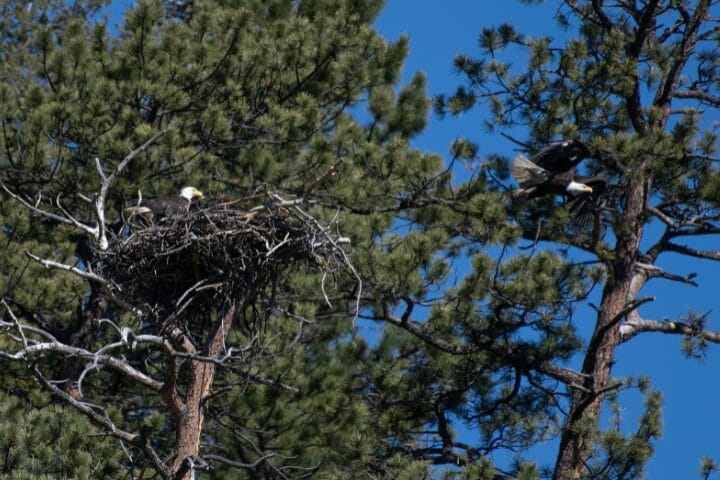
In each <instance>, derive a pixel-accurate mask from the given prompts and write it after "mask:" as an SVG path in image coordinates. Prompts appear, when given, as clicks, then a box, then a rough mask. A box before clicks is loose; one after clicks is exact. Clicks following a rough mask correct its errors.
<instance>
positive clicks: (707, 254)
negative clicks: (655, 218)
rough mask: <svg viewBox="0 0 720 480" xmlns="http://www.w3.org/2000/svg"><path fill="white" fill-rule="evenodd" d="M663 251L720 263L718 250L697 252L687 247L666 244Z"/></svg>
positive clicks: (670, 243)
mask: <svg viewBox="0 0 720 480" xmlns="http://www.w3.org/2000/svg"><path fill="white" fill-rule="evenodd" d="M665 250H669V251H671V252H677V253H681V254H683V255H688V256H690V257H696V258H705V259H708V260H717V261H720V250H697V249H694V248H690V247H687V246H685V245H678V244H677V243H672V242H667V243H666V244H665Z"/></svg>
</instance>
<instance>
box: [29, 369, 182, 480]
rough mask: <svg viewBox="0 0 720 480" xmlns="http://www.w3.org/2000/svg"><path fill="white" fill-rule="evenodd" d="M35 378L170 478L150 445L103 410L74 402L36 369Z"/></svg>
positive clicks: (77, 401) (167, 469)
mask: <svg viewBox="0 0 720 480" xmlns="http://www.w3.org/2000/svg"><path fill="white" fill-rule="evenodd" d="M35 376H36V377H37V379H38V380H39V381H40V382H41V383H42V384H43V385H45V388H47V389H48V390H50V391H51V392H52V393H53V394H54V395H56V396H57V397H59V398H61V399H62V400H63V401H65V402H66V403H68V404H69V405H71V406H72V407H73V408H75V409H76V410H78V411H79V412H81V413H82V414H84V415H85V416H86V417H87V418H88V419H89V420H90V421H92V422H93V423H95V424H96V425H99V426H100V427H102V428H103V429H104V430H105V431H106V432H107V433H108V434H109V435H111V436H113V437H115V438H117V439H119V440H120V441H123V442H127V443H129V444H130V445H133V446H134V447H137V448H139V449H140V450H141V451H142V452H143V453H145V455H147V457H148V458H149V459H150V461H151V462H152V464H153V467H154V468H155V469H156V470H157V471H158V473H160V475H162V477H163V478H166V479H169V478H171V476H172V472H171V471H170V468H169V467H168V466H167V465H165V462H163V461H162V460H161V459H160V455H158V453H157V452H156V451H155V449H154V448H153V447H152V445H150V442H149V441H147V440H144V439H143V438H142V437H141V436H139V435H137V434H135V433H130V432H127V431H125V430H122V429H120V428H118V427H117V425H115V424H114V423H113V422H112V420H111V419H110V417H109V416H108V415H107V413H106V412H105V411H104V409H103V410H102V412H103V413H104V415H101V414H99V413H98V412H97V411H96V408H97V407H96V406H93V405H90V404H88V403H85V402H81V401H79V400H76V399H75V398H73V397H72V396H71V395H70V394H68V393H67V392H65V391H63V390H62V389H61V388H58V387H57V386H56V385H55V384H53V383H52V382H50V381H48V380H47V379H45V377H44V376H43V375H42V374H41V373H40V371H39V370H38V369H37V368H35Z"/></svg>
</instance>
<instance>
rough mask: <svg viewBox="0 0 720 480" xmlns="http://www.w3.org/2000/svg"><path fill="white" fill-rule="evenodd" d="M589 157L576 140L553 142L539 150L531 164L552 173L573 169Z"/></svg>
mask: <svg viewBox="0 0 720 480" xmlns="http://www.w3.org/2000/svg"><path fill="white" fill-rule="evenodd" d="M588 156H590V150H588V148H587V147H586V146H585V144H584V143H582V142H580V141H578V140H572V141H567V142H555V143H551V144H550V145H548V146H546V147H543V148H542V149H540V150H539V151H538V152H537V153H536V154H535V155H534V156H533V162H535V164H536V165H539V166H541V167H542V168H545V169H547V170H549V171H551V172H553V173H560V172H567V171H568V170H571V169H573V168H574V167H575V166H576V165H577V164H578V163H580V162H581V161H582V159H583V158H586V157H588Z"/></svg>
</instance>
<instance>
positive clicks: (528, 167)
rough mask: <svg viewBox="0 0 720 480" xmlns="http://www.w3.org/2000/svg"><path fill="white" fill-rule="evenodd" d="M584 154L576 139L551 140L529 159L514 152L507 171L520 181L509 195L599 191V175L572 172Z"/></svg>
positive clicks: (569, 194)
mask: <svg viewBox="0 0 720 480" xmlns="http://www.w3.org/2000/svg"><path fill="white" fill-rule="evenodd" d="M588 156H590V151H589V150H588V148H587V147H586V146H585V145H584V144H583V143H582V142H579V141H576V140H575V141H571V142H556V143H551V144H550V145H548V146H547V147H545V148H543V149H542V150H540V151H539V152H538V153H537V154H535V155H534V156H533V158H532V160H528V159H527V158H526V157H525V156H523V155H518V156H517V157H515V158H514V159H513V160H512V162H511V163H510V173H512V176H513V177H514V178H515V180H516V181H517V182H518V184H519V185H520V188H519V189H517V190H515V191H513V195H515V196H523V197H527V198H535V197H542V196H545V195H564V196H566V197H571V198H575V197H579V196H583V195H589V194H592V193H596V194H599V193H601V192H602V191H603V190H604V189H605V185H606V184H607V182H606V181H605V179H603V178H602V177H597V176H577V177H576V176H575V167H576V166H577V164H578V163H580V162H581V161H582V160H583V159H584V158H586V157H588Z"/></svg>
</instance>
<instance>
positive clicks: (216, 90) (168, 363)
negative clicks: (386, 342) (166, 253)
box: [0, 1, 447, 478]
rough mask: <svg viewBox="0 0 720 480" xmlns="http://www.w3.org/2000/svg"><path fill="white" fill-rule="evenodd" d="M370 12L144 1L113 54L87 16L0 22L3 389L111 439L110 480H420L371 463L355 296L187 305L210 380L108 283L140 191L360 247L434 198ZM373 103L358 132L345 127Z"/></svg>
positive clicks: (319, 289) (318, 279)
mask: <svg viewBox="0 0 720 480" xmlns="http://www.w3.org/2000/svg"><path fill="white" fill-rule="evenodd" d="M380 3H381V2H378V1H366V2H365V1H363V2H355V1H353V2H342V3H338V2H315V1H308V2H292V1H274V2H208V3H205V4H195V3H191V2H172V3H167V4H164V3H162V2H159V1H143V2H139V3H138V5H137V6H135V7H133V8H132V9H130V10H129V11H128V12H126V14H125V17H124V24H123V25H122V27H121V28H120V30H119V31H118V32H117V34H114V33H111V32H110V29H109V27H108V25H106V24H105V23H104V21H103V20H98V14H99V8H100V7H101V5H100V4H99V3H95V2H91V3H88V4H84V3H80V2H76V3H75V4H73V5H72V6H66V5H64V3H63V2H41V3H35V4H33V5H32V6H29V7H28V6H26V5H25V4H20V3H13V2H10V3H8V4H7V5H6V10H7V13H8V16H7V22H6V23H4V24H3V30H2V33H3V36H4V37H5V39H7V42H6V43H7V45H8V48H7V49H5V50H4V52H3V57H2V63H1V64H0V68H2V73H3V75H2V79H3V80H2V85H1V86H0V98H2V103H3V106H4V107H3V108H4V110H3V113H2V115H3V117H2V126H3V136H2V140H1V142H0V150H2V152H3V153H2V167H3V168H2V176H1V177H0V180H2V195H3V197H2V199H3V202H2V222H3V235H4V238H5V240H6V241H5V242H3V245H2V247H1V248H2V249H3V255H2V256H1V258H2V259H3V260H2V261H3V262H6V265H4V266H5V267H6V269H5V271H7V272H9V274H8V276H7V279H3V282H4V283H3V284H2V289H1V295H2V300H3V301H2V308H3V313H2V315H3V317H2V321H3V328H4V329H5V333H6V335H4V337H3V339H2V349H3V353H4V360H3V362H4V364H6V365H7V367H8V368H9V369H12V370H13V371H14V372H21V373H22V375H21V376H20V378H19V379H17V380H13V381H12V382H7V383H4V384H5V385H12V388H9V387H8V393H9V394H11V395H21V396H25V397H26V396H27V395H30V394H33V395H39V394H41V392H43V391H45V392H47V391H50V392H51V393H52V398H53V401H54V402H61V401H62V402H65V403H67V404H70V405H71V406H73V407H75V409H76V410H78V411H80V413H81V414H83V415H84V416H85V417H86V418H88V419H89V420H90V421H91V422H92V423H93V427H92V428H90V427H88V426H87V424H82V423H79V424H78V425H77V428H78V429H83V428H85V429H86V433H85V434H86V435H87V436H88V438H92V436H93V435H97V434H101V435H108V436H111V437H113V438H114V439H115V441H116V448H117V449H118V450H117V451H119V452H123V453H124V455H123V457H124V460H123V461H121V462H119V464H118V465H117V468H116V470H115V472H114V473H112V472H108V471H104V473H103V474H104V475H105V476H107V477H111V476H115V477H121V476H126V475H132V476H138V475H140V476H143V475H145V476H147V475H150V473H149V472H152V471H153V470H154V472H155V475H158V476H160V477H166V478H170V477H174V478H189V477H191V476H193V475H195V474H196V473H197V474H199V472H201V471H202V470H203V469H208V471H209V474H208V475H210V476H211V477H216V478H220V477H222V478H238V476H242V475H246V476H248V477H251V478H255V477H263V478H265V477H267V478H288V477H291V476H292V477H302V478H304V477H307V476H310V475H313V474H318V475H324V476H327V477H333V476H337V475H355V474H357V473H358V472H364V471H368V472H369V471H372V470H373V469H375V470H377V471H378V472H381V474H384V473H386V472H397V473H398V474H399V472H402V471H409V472H413V471H416V470H417V469H419V468H422V465H417V464H413V463H412V462H410V464H408V462H404V461H400V460H397V459H395V460H392V461H388V460H387V459H384V458H383V457H378V456H377V454H376V451H377V450H379V449H381V448H382V446H383V445H384V439H383V438H382V437H381V436H379V435H378V434H377V433H376V432H375V431H374V429H373V428H371V422H372V420H371V416H370V412H369V411H368V408H367V407H366V405H365V404H364V402H363V398H362V397H361V396H360V395H359V392H360V391H361V390H362V389H363V388H364V386H363V385H362V382H361V381H360V380H359V378H360V367H361V366H362V365H363V359H364V355H365V347H364V344H363V341H362V339H360V338H357V337H355V336H354V335H353V331H352V330H351V327H352V325H353V318H354V313H352V312H353V311H354V310H355V309H356V305H357V302H358V298H357V297H358V295H359V294H360V292H361V291H364V290H360V289H359V288H358V285H357V283H356V276H353V275H346V274H343V273H342V272H339V271H338V272H332V271H331V272H326V275H325V276H323V275H319V274H317V273H316V272H314V271H313V270H312V269H309V268H304V267H303V266H302V265H298V266H297V268H294V269H292V270H291V272H289V273H292V275H288V276H282V277H278V278H277V282H276V283H273V284H272V285H268V286H267V290H263V291H259V292H255V293H253V295H252V296H248V297H245V298H241V299H239V298H226V299H219V300H218V299H217V298H214V297H212V296H207V295H199V297H200V300H198V301H196V304H194V305H200V303H198V302H204V303H202V304H201V306H199V307H197V308H194V309H193V312H194V313H193V315H194V317H193V318H204V319H207V318H214V319H215V320H212V323H211V324H210V325H214V327H213V329H212V330H210V333H206V332H205V331H204V330H202V329H198V328H195V330H194V331H193V332H192V333H193V334H196V335H197V337H196V339H197V342H199V343H201V344H203V345H205V346H207V347H208V348H209V350H208V353H206V357H212V358H215V359H216V360H217V361H216V362H208V361H207V360H204V359H201V358H199V356H202V354H203V353H204V352H198V351H197V350H196V349H194V347H193V346H192V345H191V346H189V347H188V346H187V345H188V344H187V341H186V340H187V339H188V338H189V337H188V336H182V335H180V336H178V335H174V334H172V330H173V329H172V328H167V329H164V328H161V327H164V326H159V325H153V324H152V323H153V322H149V320H153V319H154V320H158V318H159V317H160V315H159V313H158V310H157V309H156V308H155V306H153V305H150V306H149V307H150V311H151V312H155V317H152V316H150V317H148V315H147V308H146V307H148V305H146V304H145V303H143V301H142V299H145V298H147V295H148V294H151V293H153V292H147V291H145V292H143V291H141V290H142V289H141V288H135V287H136V286H137V285H140V282H137V283H136V284H133V283H132V282H130V283H126V284H124V286H125V287H127V288H123V289H118V288H116V287H117V285H116V284H115V283H114V282H113V281H109V280H111V279H109V278H104V277H103V275H104V274H105V272H107V269H108V268H109V267H108V264H109V263H110V260H109V257H108V256H107V255H108V253H107V252H110V253H113V252H116V250H115V249H116V248H117V245H118V244H119V243H121V242H122V240H123V239H127V238H129V236H131V235H133V234H138V232H139V231H134V233H130V232H128V230H127V227H123V226H122V222H123V220H122V212H123V206H124V204H126V203H130V204H132V202H133V201H134V199H135V198H136V197H137V195H138V191H140V192H139V193H140V194H141V195H142V196H144V197H147V196H149V195H154V194H169V195H172V194H174V193H175V192H177V190H178V189H179V188H180V187H182V186H184V185H194V186H196V187H199V188H201V189H202V190H204V191H205V192H206V193H207V192H211V195H210V196H211V198H210V199H209V202H211V203H219V202H225V203H232V201H233V199H237V198H245V199H248V198H250V199H256V200H257V202H258V203H260V204H262V203H263V200H262V199H263V198H267V199H274V200H268V202H269V204H268V205H270V207H272V206H273V205H275V203H273V202H276V203H277V201H278V199H279V198H280V197H279V196H277V194H281V195H284V196H285V198H288V199H292V198H296V199H298V201H299V202H301V203H303V204H307V205H309V207H308V208H310V210H309V211H308V215H311V217H308V218H317V219H318V222H319V223H318V224H317V225H321V224H333V222H334V223H335V224H336V228H337V232H339V233H340V234H341V235H343V236H347V237H349V239H350V241H351V244H357V245H361V244H363V242H370V244H372V242H373V240H372V239H373V237H374V236H376V235H377V234H378V229H380V231H384V230H386V229H387V228H389V227H390V225H391V223H392V219H393V217H394V214H393V212H395V211H396V210H397V209H398V206H397V204H398V202H401V201H405V200H402V198H403V197H407V196H409V195H411V194H417V193H424V192H426V191H428V190H429V187H430V186H431V185H434V182H437V179H438V178H441V177H438V176H439V175H440V174H441V173H442V172H441V171H440V167H441V164H442V162H441V160H440V159H439V158H438V157H434V156H426V155H422V154H420V153H418V152H414V151H412V150H410V149H409V146H408V139H409V137H411V136H412V135H414V134H415V133H417V132H418V131H419V130H421V129H422V128H423V127H424V125H425V119H426V117H427V113H428V108H429V100H428V99H427V97H426V95H425V93H424V87H425V83H424V78H423V76H421V75H417V76H416V77H415V78H414V79H413V80H412V82H411V83H410V84H409V85H408V86H406V87H404V88H402V89H400V90H399V91H396V90H395V87H396V83H397V79H398V76H399V70H400V67H401V64H402V59H403V58H404V56H405V54H406V51H407V40H406V39H405V38H401V39H400V40H398V41H397V42H395V43H388V42H386V41H384V40H383V39H381V38H380V37H379V36H378V34H377V33H376V32H375V31H374V30H373V29H372V28H370V27H369V23H370V22H371V21H372V20H373V19H374V18H375V16H376V15H377V13H378V11H379V7H380ZM368 98H369V99H370V100H369V104H370V105H371V114H370V116H371V120H370V123H369V124H367V125H365V124H363V123H361V122H360V121H358V120H357V119H355V118H354V117H353V115H351V114H350V113H349V111H348V110H349V108H350V107H353V106H355V105H357V104H358V103H359V102H360V101H361V100H363V99H368ZM128 152H130V153H128ZM443 182H444V183H446V182H447V179H444V180H443ZM412 189H416V190H412ZM270 194H273V195H276V196H271V195H270ZM405 203H407V201H405ZM246 204H247V200H246ZM250 206H252V205H250ZM261 206H262V205H261ZM270 207H266V208H270ZM405 208H406V207H405V206H403V207H402V209H405ZM338 209H340V210H338ZM338 211H340V212H341V215H338ZM101 214H102V215H101ZM103 217H104V218H103ZM251 217H252V216H250V217H249V218H251ZM313 221H314V220H313ZM134 228H140V227H138V226H137V225H135V227H134ZM318 228H319V227H318ZM323 231H324V230H323ZM316 233H317V234H320V233H321V232H320V231H317V232H316ZM280 244H282V242H280ZM312 245H315V243H313V244H312ZM270 253H271V252H268V255H269V254H270ZM103 255H105V256H103ZM352 262H354V260H352ZM352 262H351V263H352ZM116 273H117V272H116ZM328 275H329V278H328V279H327V282H328V283H329V284H332V283H334V284H335V287H334V288H332V289H331V287H330V285H328V286H327V287H326V286H325V283H326V277H327V276H328ZM117 278H118V277H116V279H117ZM256 288H257V289H258V290H260V287H256ZM276 291H277V292H276ZM328 292H336V293H335V294H334V295H333V294H330V296H328ZM157 293H158V294H161V295H162V294H165V295H167V296H169V297H170V296H171V295H172V294H173V293H174V292H172V291H167V292H165V291H162V290H158V291H157ZM143 295H145V296H143ZM170 298H174V297H170ZM260 298H268V299H270V300H269V302H260V301H259V299H260ZM174 299H177V298H174ZM256 299H258V301H254V300H256ZM177 300H182V298H180V299H177ZM360 301H363V302H364V298H361V299H360ZM183 308H184V307H183ZM143 309H145V312H146V314H145V315H143V316H139V315H138V312H139V311H143ZM180 311H182V309H179V312H180ZM165 313H167V312H165ZM171 316H172V314H171V315H167V316H166V318H167V317H171ZM177 316H178V317H182V318H184V319H187V318H188V317H189V314H187V315H184V316H182V315H180V313H178V315H177ZM147 323H151V325H149V326H148V325H147ZM186 323H187V322H186ZM230 324H232V325H233V328H232V329H228V328H226V327H227V326H228V325H230ZM181 327H182V328H185V327H187V328H188V330H187V331H188V332H190V327H191V326H190V325H187V324H182V320H181ZM195 327H197V325H195ZM218 328H219V330H220V334H218ZM143 335H145V336H143ZM158 335H160V337H158ZM162 335H164V337H162ZM151 337H152V338H153V339H154V340H153V341H156V343H154V344H153V343H147V342H149V341H150V338H151ZM159 338H165V340H162V341H161V343H162V342H166V343H162V346H161V345H160V344H158V343H157V339H159ZM213 339H214V340H213ZM159 347H162V348H159ZM231 348H234V350H231ZM220 350H222V352H221V351H220ZM163 352H164V353H163ZM227 359H229V360H228V361H227V362H226V360H227ZM223 362H226V363H223ZM173 366H174V367H173ZM25 367H31V368H29V369H27V368H25ZM207 379H210V383H209V384H207V383H205V382H206V381H207ZM198 387H201V388H198ZM7 401H8V402H10V401H11V400H9V399H8V400H7ZM16 408H19V407H16ZM24 408H26V409H30V410H35V409H37V408H41V414H42V415H48V416H53V415H56V416H65V415H68V414H66V413H65V412H66V411H65V410H47V409H43V408H42V407H39V406H37V405H36V406H34V407H31V406H25V407H24ZM53 408H54V407H53ZM72 418H74V417H68V421H70V422H72V421H73V420H72ZM38 433H39V434H42V435H46V438H50V436H51V435H52V432H51V431H50V430H49V429H48V430H46V431H42V432H38ZM60 434H61V435H64V434H65V432H60ZM68 434H69V433H68ZM74 434H75V433H74ZM68 438H69V437H68ZM88 446H90V444H88ZM103 451H104V450H102V449H101V448H99V446H98V448H96V449H93V452H92V453H93V455H96V456H100V455H103ZM46 455H47V456H48V457H52V456H54V455H55V454H53V453H48V454H46ZM32 458H33V459H36V458H37V457H32ZM114 458H117V457H114ZM34 461H40V462H48V463H53V462H54V461H55V459H53V458H40V459H37V460H34ZM86 461H90V459H88V458H86ZM89 467H90V466H89V464H86V465H79V466H77V468H78V469H81V468H89ZM408 469H409V470H408ZM77 471H81V470H77ZM68 474H70V473H68ZM408 475H412V473H408Z"/></svg>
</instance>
